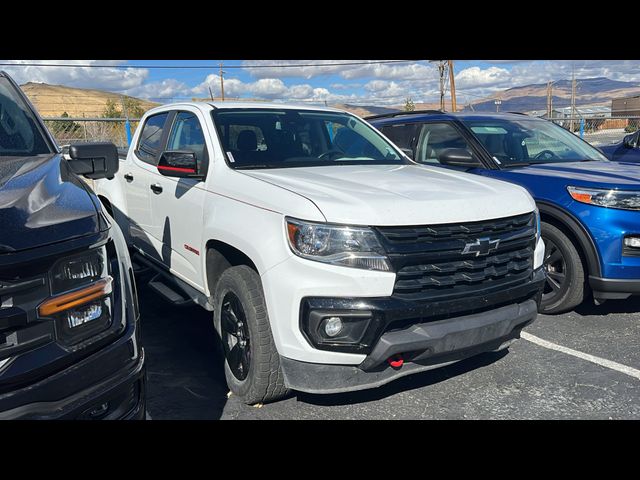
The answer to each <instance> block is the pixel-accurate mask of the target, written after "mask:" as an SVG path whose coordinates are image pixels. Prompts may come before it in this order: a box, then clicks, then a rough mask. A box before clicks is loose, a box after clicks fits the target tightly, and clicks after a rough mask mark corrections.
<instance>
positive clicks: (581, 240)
mask: <svg viewBox="0 0 640 480" xmlns="http://www.w3.org/2000/svg"><path fill="white" fill-rule="evenodd" d="M536 203H537V205H538V209H539V210H540V219H541V220H542V221H543V222H544V221H545V220H547V221H548V220H550V222H549V223H553V224H555V225H556V226H557V227H558V228H561V229H562V230H563V231H565V232H566V233H568V234H569V235H570V236H571V237H572V240H575V241H576V242H577V244H576V246H577V247H578V248H579V253H580V254H581V255H582V256H583V258H584V260H585V262H586V267H587V270H588V275H594V276H598V277H599V276H601V272H602V268H601V266H600V256H599V255H598V250H597V249H596V246H595V244H594V243H593V239H592V238H591V235H590V234H589V232H588V231H587V229H586V228H585V227H584V225H582V223H581V222H580V221H579V220H578V219H577V218H575V217H574V216H573V215H572V214H570V213H568V212H566V211H565V210H562V209H560V208H559V207H557V206H555V205H553V204H551V203H547V202H541V201H536Z"/></svg>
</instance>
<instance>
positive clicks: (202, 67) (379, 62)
mask: <svg viewBox="0 0 640 480" xmlns="http://www.w3.org/2000/svg"><path fill="white" fill-rule="evenodd" d="M417 61H419V60H372V61H368V62H339V63H338V62H336V63H288V64H276V63H274V64H254V65H225V68H236V69H250V68H303V67H340V66H355V65H383V64H390V63H395V64H398V63H414V62H417ZM0 66H2V67H56V68H120V69H128V68H147V69H167V70H171V69H175V70H181V69H194V70H195V69H197V70H211V69H212V68H215V66H214V65H104V64H94V63H83V64H80V63H76V64H69V63H6V62H3V63H0Z"/></svg>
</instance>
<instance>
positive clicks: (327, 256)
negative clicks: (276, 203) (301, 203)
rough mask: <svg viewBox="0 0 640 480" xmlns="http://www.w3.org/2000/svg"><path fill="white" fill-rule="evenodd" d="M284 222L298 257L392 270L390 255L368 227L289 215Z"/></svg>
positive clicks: (349, 265) (356, 266) (345, 265)
mask: <svg viewBox="0 0 640 480" xmlns="http://www.w3.org/2000/svg"><path fill="white" fill-rule="evenodd" d="M286 224H287V238H288V240H289V246H290V247H291V250H292V251H293V253H295V254H296V255H298V256H299V257H302V258H306V259H309V260H315V261H317V262H323V263H330V264H332V265H342V266H344V267H353V268H364V269H367V270H381V271H385V272H387V271H389V270H391V266H390V264H389V259H388V258H387V256H386V255H385V254H384V250H383V248H382V246H381V245H380V242H379V241H378V239H377V237H376V235H375V233H373V230H371V229H370V228H367V227H350V226H343V225H331V224H327V223H311V222H304V221H301V220H295V219H291V218H287V219H286Z"/></svg>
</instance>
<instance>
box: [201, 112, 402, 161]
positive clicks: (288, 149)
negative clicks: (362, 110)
mask: <svg viewBox="0 0 640 480" xmlns="http://www.w3.org/2000/svg"><path fill="white" fill-rule="evenodd" d="M212 115H213V120H214V123H215V125H216V127H217V129H218V135H219V136H220V139H221V142H222V146H223V148H224V150H225V152H226V154H227V158H228V161H229V166H231V167H232V168H235V169H260V168H291V167H313V166H326V165H354V164H375V165H381V164H385V165H389V164H404V163H410V162H409V160H407V159H406V158H405V157H403V156H402V155H401V154H400V152H398V150H397V149H396V148H395V147H394V146H393V145H392V144H390V143H389V142H387V141H386V140H385V139H384V138H383V137H381V136H380V134H378V133H377V132H376V131H375V130H374V129H372V128H371V127H369V126H368V125H367V124H365V123H364V122H362V121H360V120H358V119H357V118H356V117H354V116H352V115H349V114H347V113H341V112H327V111H317V110H294V109H282V110H275V109H267V108H262V109H260V108H255V109H253V108H252V109H218V110H214V111H213V112H212Z"/></svg>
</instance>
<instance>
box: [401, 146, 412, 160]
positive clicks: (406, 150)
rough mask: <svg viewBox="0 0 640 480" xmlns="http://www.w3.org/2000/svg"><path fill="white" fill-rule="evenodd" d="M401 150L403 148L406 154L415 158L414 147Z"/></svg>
mask: <svg viewBox="0 0 640 480" xmlns="http://www.w3.org/2000/svg"><path fill="white" fill-rule="evenodd" d="M400 150H402V151H403V152H404V154H405V155H406V156H407V157H409V158H410V159H411V160H413V159H414V158H413V148H401V149H400Z"/></svg>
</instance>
